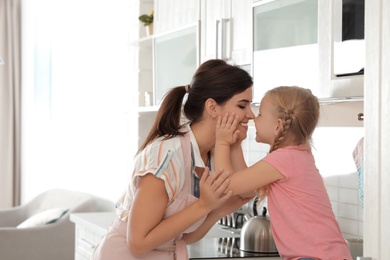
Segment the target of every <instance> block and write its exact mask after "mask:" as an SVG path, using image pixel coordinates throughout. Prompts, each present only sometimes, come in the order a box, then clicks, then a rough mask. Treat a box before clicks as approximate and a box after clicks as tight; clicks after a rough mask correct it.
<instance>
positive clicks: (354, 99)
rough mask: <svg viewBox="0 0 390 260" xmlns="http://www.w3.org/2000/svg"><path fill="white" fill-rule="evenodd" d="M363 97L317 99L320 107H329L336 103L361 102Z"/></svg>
mask: <svg viewBox="0 0 390 260" xmlns="http://www.w3.org/2000/svg"><path fill="white" fill-rule="evenodd" d="M363 101H364V97H335V98H331V97H330V98H319V99H318V102H319V103H320V105H331V104H337V103H349V102H363Z"/></svg>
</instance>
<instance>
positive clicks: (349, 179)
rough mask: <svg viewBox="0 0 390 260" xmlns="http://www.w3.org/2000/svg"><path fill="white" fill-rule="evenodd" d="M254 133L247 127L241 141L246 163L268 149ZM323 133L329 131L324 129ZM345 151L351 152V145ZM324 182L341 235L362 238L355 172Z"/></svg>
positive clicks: (255, 160) (256, 159)
mask: <svg viewBox="0 0 390 260" xmlns="http://www.w3.org/2000/svg"><path fill="white" fill-rule="evenodd" d="M255 133H256V130H255V128H254V127H252V126H251V127H249V130H248V138H247V139H246V140H244V141H243V143H242V146H243V149H244V156H245V159H246V162H247V164H248V165H252V164H254V163H255V162H257V161H258V160H260V159H261V158H263V157H264V156H265V155H266V154H267V153H268V150H269V145H265V144H259V143H257V142H256V141H255ZM321 134H322V133H321ZM325 134H329V133H327V132H326V131H325ZM317 138H318V136H317ZM320 138H321V136H320ZM326 139H327V138H326ZM346 152H347V153H349V152H351V153H352V149H351V147H348V148H347V149H346ZM324 156H326V155H324ZM320 170H321V169H320ZM324 182H325V186H326V188H327V191H328V194H329V198H330V201H331V204H332V207H333V212H334V214H335V216H336V219H337V220H338V222H339V225H340V228H341V231H342V233H343V236H344V237H345V238H363V209H362V208H361V207H360V205H359V197H358V177H357V172H352V173H349V174H341V175H333V176H328V177H324Z"/></svg>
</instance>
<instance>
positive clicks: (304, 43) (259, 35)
mask: <svg viewBox="0 0 390 260" xmlns="http://www.w3.org/2000/svg"><path fill="white" fill-rule="evenodd" d="M317 1H318V0H275V1H268V2H265V3H262V2H259V4H257V5H256V6H254V9H253V32H254V36H253V37H254V39H253V50H254V52H253V77H254V82H255V83H254V98H253V99H254V101H256V102H257V101H260V99H261V98H262V96H263V94H264V92H266V91H267V90H269V89H272V88H274V87H277V86H281V85H284V86H292V85H296V86H301V87H305V88H310V89H312V90H313V92H314V93H315V94H317V90H318V84H319V82H318V81H319V76H318V65H319V59H318V40H317V35H318V25H317V22H318V2H317Z"/></svg>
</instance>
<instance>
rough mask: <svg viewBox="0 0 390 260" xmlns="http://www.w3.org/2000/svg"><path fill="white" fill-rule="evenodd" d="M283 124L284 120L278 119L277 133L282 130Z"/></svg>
mask: <svg viewBox="0 0 390 260" xmlns="http://www.w3.org/2000/svg"><path fill="white" fill-rule="evenodd" d="M282 124H283V121H282V119H280V118H279V119H278V121H276V126H275V135H277V134H278V133H279V132H280V131H281V129H282V126H283V125H282Z"/></svg>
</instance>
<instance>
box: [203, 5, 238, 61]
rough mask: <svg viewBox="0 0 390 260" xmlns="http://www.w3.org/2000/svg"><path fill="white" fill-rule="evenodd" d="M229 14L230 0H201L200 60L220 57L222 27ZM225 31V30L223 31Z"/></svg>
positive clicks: (224, 25)
mask: <svg viewBox="0 0 390 260" xmlns="http://www.w3.org/2000/svg"><path fill="white" fill-rule="evenodd" d="M230 16H231V0H202V1H201V62H204V61H206V60H210V59H216V58H221V47H222V46H221V43H222V39H221V37H223V38H225V37H226V36H227V35H225V36H223V35H222V34H223V33H221V29H222V27H225V30H227V29H226V28H227V27H226V26H227V25H226V23H227V20H223V19H229V18H230ZM225 32H226V31H225Z"/></svg>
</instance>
